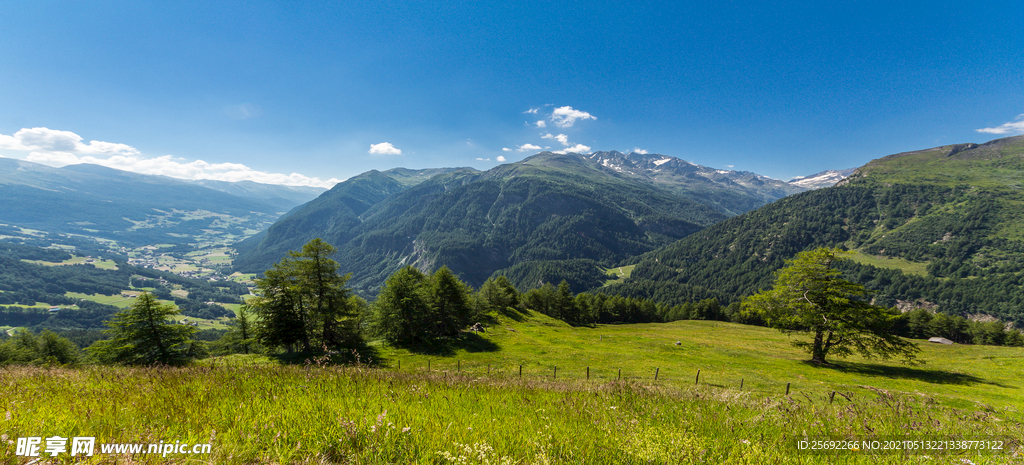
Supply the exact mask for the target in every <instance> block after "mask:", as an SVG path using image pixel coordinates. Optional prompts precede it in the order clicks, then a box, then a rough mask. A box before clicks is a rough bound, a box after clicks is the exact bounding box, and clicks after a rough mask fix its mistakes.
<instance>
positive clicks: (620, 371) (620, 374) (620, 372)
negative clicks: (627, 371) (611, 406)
mask: <svg viewBox="0 0 1024 465" xmlns="http://www.w3.org/2000/svg"><path fill="white" fill-rule="evenodd" d="M619 381H622V368H619Z"/></svg>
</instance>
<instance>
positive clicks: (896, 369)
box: [805, 361, 1010, 387]
mask: <svg viewBox="0 0 1024 465" xmlns="http://www.w3.org/2000/svg"><path fill="white" fill-rule="evenodd" d="M805 363H808V364H811V362H809V361H808V362H805ZM811 365H812V366H815V367H819V368H825V369H832V370H837V371H842V372H844V373H854V374H858V375H864V376H882V377H886V378H897V379H912V380H916V381H924V382H926V383H933V384H960V385H972V384H988V385H992V386H999V387H1010V386H1007V385H1004V384H1000V383H997V382H994V381H989V380H986V379H984V378H979V377H977V376H974V375H969V374H966V373H954V372H951V371H945V370H934V369H927V368H921V367H912V366H889V365H878V364H873V363H856V362H839V361H836V362H831V363H828V364H825V365H814V364H811Z"/></svg>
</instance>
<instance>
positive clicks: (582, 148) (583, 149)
mask: <svg viewBox="0 0 1024 465" xmlns="http://www.w3.org/2000/svg"><path fill="white" fill-rule="evenodd" d="M552 153H561V154H566V153H590V147H587V146H586V145H583V144H576V146H575V147H569V148H566V149H562V150H556V151H554V152H552Z"/></svg>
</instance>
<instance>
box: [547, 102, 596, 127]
mask: <svg viewBox="0 0 1024 465" xmlns="http://www.w3.org/2000/svg"><path fill="white" fill-rule="evenodd" d="M586 119H593V120H596V119H597V117H596V116H594V115H591V114H590V113H587V112H585V111H581V110H575V109H573V108H572V107H570V106H564V107H558V108H555V110H554V111H552V112H551V122H553V123H555V126H558V127H560V128H568V127H572V125H573V124H576V121H577V120H586Z"/></svg>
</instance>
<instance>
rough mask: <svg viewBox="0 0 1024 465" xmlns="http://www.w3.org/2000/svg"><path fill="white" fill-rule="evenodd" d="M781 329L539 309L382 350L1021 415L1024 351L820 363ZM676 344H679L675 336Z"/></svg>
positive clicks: (953, 349) (927, 351)
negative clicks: (446, 340)
mask: <svg viewBox="0 0 1024 465" xmlns="http://www.w3.org/2000/svg"><path fill="white" fill-rule="evenodd" d="M798 338H799V336H793V337H789V336H786V335H783V334H781V333H779V332H777V331H775V330H772V329H768V328H763V327H759V326H746V325H739V324H734V323H725V322H719V321H693V320H687V321H677V322H673V323H651V324H630V325H599V326H597V327H595V328H586V327H572V326H569V325H567V324H565V323H563V322H561V321H559V320H556V319H553V318H549V317H547V316H544V315H542V314H540V313H536V312H527V313H525V314H509V315H508V316H501V317H500V318H499V320H498V321H496V322H495V323H494V325H493V326H492V327H491V328H490V329H489V330H488V332H486V333H484V334H483V335H482V336H477V335H471V336H469V337H468V341H467V342H466V343H465V345H464V346H463V347H460V348H458V349H456V350H453V351H450V352H442V353H434V354H430V353H427V354H424V353H419V352H414V351H410V350H408V349H396V348H392V347H388V346H378V347H377V350H378V352H377V354H375V355H376V356H377V357H378V358H380V360H381V361H382V363H384V364H385V365H387V366H389V367H393V368H396V367H398V365H399V364H401V367H402V368H401V369H402V371H419V370H424V369H426V365H427V360H428V359H429V360H431V368H432V369H434V370H444V371H454V370H456V369H457V368H458V367H461V369H462V370H463V371H467V372H471V373H476V374H480V373H486V372H487V365H490V369H491V372H492V373H502V374H506V375H509V374H515V375H517V374H518V367H519V365H523V374H524V376H526V377H552V376H555V375H556V373H555V369H554V367H556V366H557V367H558V370H557V376H558V378H564V379H573V380H581V379H584V378H585V377H586V369H587V367H590V376H591V379H592V380H602V381H609V380H617V379H618V376H619V371H618V370H620V369H621V370H622V377H623V379H628V380H643V381H644V382H653V381H654V375H655V371H656V370H657V371H658V381H659V383H661V384H664V385H668V386H675V387H680V388H682V387H688V386H691V385H693V384H694V381H695V378H696V374H697V370H700V371H701V380H700V383H701V384H708V385H711V386H717V387H721V388H729V389H738V388H739V384H740V380H743V385H744V391H746V392H753V393H757V394H758V395H764V396H774V395H778V394H782V393H784V392H785V389H786V384H787V383H790V384H791V389H793V390H794V392H797V391H799V392H807V393H814V394H821V393H828V392H831V391H833V390H837V391H841V392H845V393H856V394H857V395H867V394H871V395H874V394H873V393H874V392H875V390H877V389H883V390H886V391H888V392H890V393H893V394H908V395H920V396H926V397H928V398H930V399H931V400H932V401H934V402H935V403H937V404H939V405H947V406H952V407H958V408H967V409H983V410H984V409H992V408H999V409H1006V408H1009V409H1013V410H1014V411H1022V412H1024V397H1022V396H1021V395H1020V393H1019V390H1020V389H1021V388H1022V387H1024V381H1022V380H1024V349H1022V348H1011V347H991V346H970V345H952V346H945V345H941V344H929V343H927V342H926V341H923V340H922V341H918V344H917V345H918V346H919V347H920V348H921V349H922V353H921V355H920V358H921V359H922V360H924V361H925V363H924V364H923V365H919V366H914V367H910V366H906V365H903V364H900V363H898V362H896V361H885V360H877V359H864V358H861V357H851V358H848V359H836V360H834V362H835V363H834V365H833V366H832V367H826V368H821V367H816V366H814V365H812V364H810V363H806V360H809V359H810V356H809V355H808V354H807V353H805V352H802V351H801V350H799V349H798V348H796V347H794V346H793V345H792V344H791V342H792V341H794V340H796V339H798ZM677 341H678V342H680V343H681V344H680V345H675V343H676V342H677Z"/></svg>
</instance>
